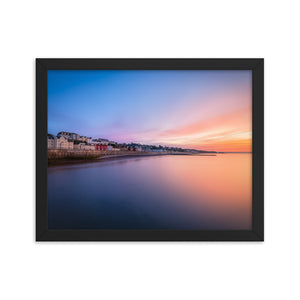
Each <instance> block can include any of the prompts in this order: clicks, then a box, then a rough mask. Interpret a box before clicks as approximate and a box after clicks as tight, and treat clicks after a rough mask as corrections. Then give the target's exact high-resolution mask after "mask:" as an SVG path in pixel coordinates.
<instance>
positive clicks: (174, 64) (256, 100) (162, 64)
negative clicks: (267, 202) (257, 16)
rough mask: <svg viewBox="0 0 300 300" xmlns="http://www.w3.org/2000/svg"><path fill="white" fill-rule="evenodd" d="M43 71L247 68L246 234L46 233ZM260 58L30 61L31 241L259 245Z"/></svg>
mask: <svg viewBox="0 0 300 300" xmlns="http://www.w3.org/2000/svg"><path fill="white" fill-rule="evenodd" d="M48 70H252V153H253V154H252V197H253V198H252V230H230V231H228V230H48V226H47V218H48V213H47V168H48V160H47V71H48ZM263 240H264V60H263V59H262V58H251V59H47V58H37V59H36V241H263Z"/></svg>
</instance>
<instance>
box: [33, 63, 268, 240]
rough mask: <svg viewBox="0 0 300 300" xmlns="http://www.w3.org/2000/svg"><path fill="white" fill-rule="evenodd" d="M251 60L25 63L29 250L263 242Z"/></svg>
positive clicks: (257, 108) (256, 89)
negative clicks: (30, 138) (64, 244)
mask: <svg viewBox="0 0 300 300" xmlns="http://www.w3.org/2000/svg"><path fill="white" fill-rule="evenodd" d="M263 65H264V61H263V59H36V240H37V241H263V239H264V204H263V197H264V193H263V190H264V146H263V142H264V120H263V116H264V102H263V101H264V100H263V99H264V67H263Z"/></svg>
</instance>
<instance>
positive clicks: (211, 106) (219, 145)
mask: <svg viewBox="0 0 300 300" xmlns="http://www.w3.org/2000/svg"><path fill="white" fill-rule="evenodd" d="M59 131H69V132H76V133H79V134H80V135H85V136H92V137H93V138H106V139H109V140H112V141H116V142H119V143H123V142H124V143H130V142H136V143H141V144H153V145H165V146H178V147H182V148H193V149H199V150H201V149H202V150H214V151H224V152H226V151H228V152H251V151H252V73H251V71H198V70H197V71H151V70H146V71H142V70H139V71H133V70H132V71H131V70H128V71H127V70H126V71H121V70H120V71H118V70H116V71H113V70H108V71H56V70H51V71H48V132H49V133H52V134H57V133H58V132H59Z"/></svg>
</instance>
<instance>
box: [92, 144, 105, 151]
mask: <svg viewBox="0 0 300 300" xmlns="http://www.w3.org/2000/svg"><path fill="white" fill-rule="evenodd" d="M95 150H101V151H105V150H107V145H95Z"/></svg>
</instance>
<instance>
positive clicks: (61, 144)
mask: <svg viewBox="0 0 300 300" xmlns="http://www.w3.org/2000/svg"><path fill="white" fill-rule="evenodd" d="M48 149H57V150H59V149H67V150H75V151H77V150H81V151H82V150H84V151H92V150H97V151H137V152H157V153H162V152H170V153H173V152H197V150H193V149H182V148H177V147H166V146H161V145H159V146H155V145H141V144H137V143H130V144H126V143H123V144H119V143H117V142H114V141H110V140H108V139H103V138H97V139H93V138H92V137H88V136H82V135H79V134H78V133H75V132H67V131H60V132H59V133H58V134H57V135H56V136H55V135H53V134H48Z"/></svg>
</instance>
